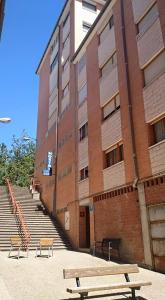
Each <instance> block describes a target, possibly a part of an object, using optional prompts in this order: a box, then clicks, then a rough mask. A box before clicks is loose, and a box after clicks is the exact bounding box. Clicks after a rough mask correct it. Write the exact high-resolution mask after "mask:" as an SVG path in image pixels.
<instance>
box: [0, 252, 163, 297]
mask: <svg viewBox="0 0 165 300" xmlns="http://www.w3.org/2000/svg"><path fill="white" fill-rule="evenodd" d="M7 254H8V253H7V252H0V300H68V299H75V300H78V299H79V297H78V295H76V296H73V295H71V294H68V293H67V292H66V288H67V287H69V286H75V280H73V279H69V280H64V279H63V269H64V268H69V267H89V266H107V265H115V263H113V262H106V261H105V260H102V259H100V258H96V257H93V256H91V255H89V254H85V253H80V252H74V251H66V250H61V251H56V252H55V253H54V257H53V258H49V259H48V258H46V257H38V258H35V253H34V252H30V253H29V258H26V257H22V258H20V259H19V260H17V259H15V258H14V257H13V258H8V257H7ZM23 254H24V253H23ZM130 277H131V278H135V279H136V280H138V279H140V280H146V281H152V283H153V284H152V286H148V287H143V288H142V289H141V291H138V292H137V295H138V296H139V297H138V300H164V299H165V275H163V274H160V273H156V272H152V271H149V270H145V269H142V268H140V273H138V274H134V275H130ZM123 279H124V278H123V276H109V277H107V276H106V277H104V278H102V277H97V278H96V277H95V278H90V279H88V278H83V279H82V280H81V282H82V284H83V283H84V284H85V283H87V284H91V285H92V284H98V283H109V282H120V281H121V280H123ZM102 294H103V295H104V297H103V295H102ZM102 294H101V293H95V294H94V293H90V294H89V297H88V299H96V300H98V299H99V300H116V299H118V300H123V299H131V297H129V296H128V295H127V296H126V295H120V296H119V295H118V296H115V295H111V296H110V295H109V294H108V295H105V294H107V292H104V293H102ZM98 295H99V296H98Z"/></svg>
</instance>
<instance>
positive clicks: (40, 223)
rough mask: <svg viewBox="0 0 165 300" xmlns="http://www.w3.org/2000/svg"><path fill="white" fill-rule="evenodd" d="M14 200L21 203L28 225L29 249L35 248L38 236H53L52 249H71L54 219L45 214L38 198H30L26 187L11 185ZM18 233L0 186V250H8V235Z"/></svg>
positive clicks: (4, 193) (8, 202)
mask: <svg viewBox="0 0 165 300" xmlns="http://www.w3.org/2000/svg"><path fill="white" fill-rule="evenodd" d="M13 190H14V194H15V198H16V200H17V201H18V202H19V203H20V204H21V207H22V210H23V213H24V217H25V220H26V223H27V225H28V228H29V231H30V235H31V242H30V246H29V249H30V250H33V249H36V246H37V245H38V242H39V240H40V238H42V237H50V238H54V239H55V242H54V249H56V250H58V249H71V246H70V243H69V240H68V239H67V237H66V235H65V232H64V231H63V230H62V228H61V227H60V225H59V224H58V222H57V220H56V219H52V218H51V217H50V216H49V215H48V214H45V209H44V206H43V204H42V202H41V201H40V200H34V199H32V196H31V194H30V192H29V190H28V188H21V187H13ZM12 235H18V229H17V224H16V220H15V217H14V215H13V214H12V213H11V205H10V200H9V199H8V193H7V191H6V188H5V187H0V250H8V249H9V247H10V237H11V236H12Z"/></svg>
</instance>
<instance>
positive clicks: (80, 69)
mask: <svg viewBox="0 0 165 300" xmlns="http://www.w3.org/2000/svg"><path fill="white" fill-rule="evenodd" d="M85 65H86V55H85V54H84V55H83V56H82V57H81V59H80V61H79V63H78V73H80V72H81V71H82V69H83V68H84V67H85Z"/></svg>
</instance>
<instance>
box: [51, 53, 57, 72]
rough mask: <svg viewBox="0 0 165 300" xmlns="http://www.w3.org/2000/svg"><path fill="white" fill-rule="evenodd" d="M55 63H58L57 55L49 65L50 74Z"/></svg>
mask: <svg viewBox="0 0 165 300" xmlns="http://www.w3.org/2000/svg"><path fill="white" fill-rule="evenodd" d="M57 62H58V53H57V55H56V56H55V58H54V60H53V62H52V64H51V66H50V73H51V72H52V71H53V69H54V68H55V66H56V64H57Z"/></svg>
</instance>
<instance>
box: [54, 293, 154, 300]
mask: <svg viewBox="0 0 165 300" xmlns="http://www.w3.org/2000/svg"><path fill="white" fill-rule="evenodd" d="M113 296H120V297H122V298H118V299H117V300H124V299H127V300H132V297H131V295H130V296H129V293H128V292H126V293H114V294H104V295H94V296H87V297H85V298H84V299H85V300H90V299H101V298H102V299H103V300H104V298H105V297H111V298H110V299H111V300H115V299H116V298H114V299H113ZM136 299H137V300H148V299H147V298H143V297H141V296H136ZM59 300H80V297H77V298H65V299H64V298H63V299H59Z"/></svg>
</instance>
